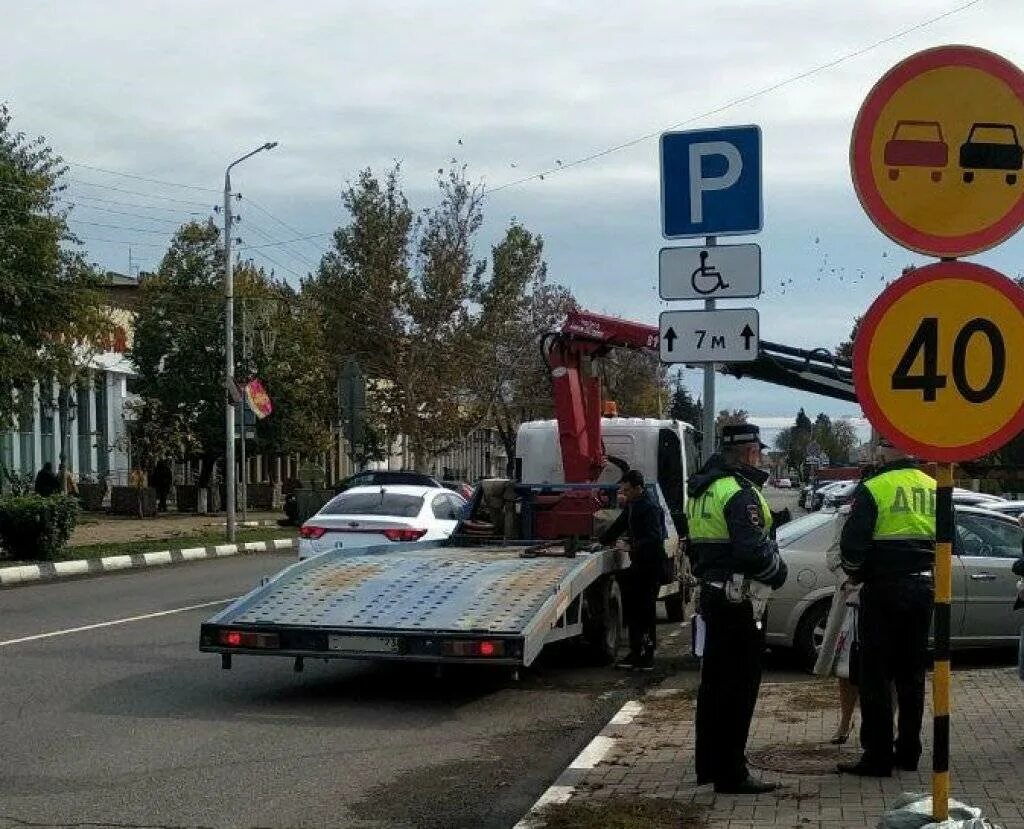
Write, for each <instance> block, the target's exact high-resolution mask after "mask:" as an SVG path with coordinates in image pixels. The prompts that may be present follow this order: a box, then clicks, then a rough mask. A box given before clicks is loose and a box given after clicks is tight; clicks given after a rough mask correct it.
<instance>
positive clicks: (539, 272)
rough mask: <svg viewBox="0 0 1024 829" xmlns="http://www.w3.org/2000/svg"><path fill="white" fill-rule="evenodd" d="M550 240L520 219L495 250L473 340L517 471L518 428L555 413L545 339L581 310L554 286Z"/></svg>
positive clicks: (488, 401) (483, 394) (481, 391)
mask: <svg viewBox="0 0 1024 829" xmlns="http://www.w3.org/2000/svg"><path fill="white" fill-rule="evenodd" d="M543 254H544V241H543V239H542V238H541V237H540V236H535V235H534V234H532V233H530V231H528V230H527V229H526V228H524V227H523V226H522V225H520V224H519V223H518V222H516V221H514V220H513V221H512V223H511V224H510V225H509V227H508V228H507V229H506V231H505V236H504V238H503V239H502V240H501V242H499V243H498V244H497V245H495V246H494V247H493V248H492V249H491V278H490V280H489V281H487V282H483V281H481V283H480V284H478V285H477V288H476V295H477V302H478V304H479V306H480V308H481V309H482V310H481V313H480V315H479V317H478V318H477V321H476V326H475V327H476V335H475V337H474V339H475V341H476V343H477V345H478V347H479V355H480V356H479V359H476V360H474V361H473V367H474V369H475V377H476V379H475V381H474V388H475V389H476V394H477V396H478V405H479V406H480V407H481V408H487V407H488V406H489V407H490V412H491V414H490V420H491V422H493V424H494V426H495V427H496V429H497V431H498V436H499V438H500V439H501V442H502V446H503V448H504V449H505V457H506V458H507V474H509V475H510V476H511V475H512V474H513V473H514V470H515V455H516V438H517V435H518V432H519V426H520V425H521V424H522V423H523V422H525V421H528V420H538V419H541V418H550V417H552V416H553V415H554V408H553V402H552V396H551V378H550V376H549V373H548V370H547V367H546V366H545V365H544V363H543V361H542V359H541V354H540V344H541V337H542V336H543V335H544V334H546V333H548V332H551V331H554V330H556V329H557V328H558V326H559V325H561V323H562V321H563V320H564V318H565V316H566V314H568V312H569V311H571V310H572V309H574V308H575V307H576V301H575V299H574V298H573V296H572V293H571V292H570V291H569V289H568V288H565V287H563V286H561V285H557V284H552V283H550V282H549V281H548V277H547V265H546V263H545V262H544V258H543Z"/></svg>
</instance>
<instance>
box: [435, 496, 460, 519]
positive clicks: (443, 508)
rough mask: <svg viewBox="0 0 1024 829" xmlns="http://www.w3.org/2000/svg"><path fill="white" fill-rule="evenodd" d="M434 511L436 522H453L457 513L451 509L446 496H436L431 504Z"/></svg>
mask: <svg viewBox="0 0 1024 829" xmlns="http://www.w3.org/2000/svg"><path fill="white" fill-rule="evenodd" d="M431 508H432V509H433V510H434V518H436V519H437V520H438V521H455V520H457V519H458V517H459V516H458V513H457V512H456V511H455V510H454V509H453V508H452V502H451V500H450V499H449V498H448V496H447V495H438V496H437V497H436V498H435V499H434V502H433V503H432V504H431Z"/></svg>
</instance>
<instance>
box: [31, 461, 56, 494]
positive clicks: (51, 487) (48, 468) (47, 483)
mask: <svg viewBox="0 0 1024 829" xmlns="http://www.w3.org/2000/svg"><path fill="white" fill-rule="evenodd" d="M35 491H36V495H42V496H43V497H44V498H48V497H50V496H51V495H56V494H57V493H58V492H60V479H59V478H58V477H57V476H56V475H54V474H53V464H52V463H50V462H49V461H47V462H46V463H44V464H43V468H42V469H40V470H39V472H38V474H37V475H36V484H35Z"/></svg>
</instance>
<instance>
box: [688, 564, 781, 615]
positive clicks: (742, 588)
mask: <svg viewBox="0 0 1024 829" xmlns="http://www.w3.org/2000/svg"><path fill="white" fill-rule="evenodd" d="M700 586H701V588H702V589H703V588H708V589H711V590H720V591H722V592H723V593H724V594H725V599H726V601H727V602H729V604H742V603H743V602H750V606H751V608H752V609H753V611H754V621H755V622H757V624H758V627H760V625H761V618H762V617H763V616H764V611H765V608H766V607H767V606H768V597H769V596H771V593H772V590H771V588H770V587H769V586H768V585H767V584H762V583H761V582H758V581H752V580H751V579H750V578H748V577H747V576H745V575H743V574H742V573H733V574H732V575H731V576H729V577H728V578H724V579H722V580H715V579H702V580H701V582H700Z"/></svg>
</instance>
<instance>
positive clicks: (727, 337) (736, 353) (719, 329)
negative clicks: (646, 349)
mask: <svg viewBox="0 0 1024 829" xmlns="http://www.w3.org/2000/svg"><path fill="white" fill-rule="evenodd" d="M659 327H660V334H661V349H660V350H661V361H662V362H663V363H749V362H753V361H754V360H756V359H757V351H758V346H759V343H760V339H759V332H760V329H761V325H760V317H759V316H758V313H757V309H756V308H720V309H716V310H713V311H664V312H663V313H662V314H661V318H660V320H659Z"/></svg>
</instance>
